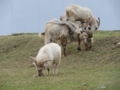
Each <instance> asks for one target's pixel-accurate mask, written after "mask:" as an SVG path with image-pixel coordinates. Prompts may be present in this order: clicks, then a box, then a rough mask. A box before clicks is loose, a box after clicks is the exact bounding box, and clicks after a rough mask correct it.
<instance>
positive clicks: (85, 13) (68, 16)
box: [60, 4, 100, 31]
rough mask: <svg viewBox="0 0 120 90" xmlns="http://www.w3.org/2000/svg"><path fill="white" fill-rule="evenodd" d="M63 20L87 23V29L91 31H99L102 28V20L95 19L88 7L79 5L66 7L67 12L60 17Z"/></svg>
mask: <svg viewBox="0 0 120 90" xmlns="http://www.w3.org/2000/svg"><path fill="white" fill-rule="evenodd" d="M60 19H61V20H70V21H81V22H83V23H86V25H85V28H87V29H89V30H93V31H95V30H97V29H98V28H99V26H100V18H98V20H96V19H95V16H94V15H93V14H92V11H91V10H90V9H89V8H87V7H82V6H79V5H77V4H71V5H69V6H67V7H66V12H65V13H64V14H63V15H62V16H61V17H60Z"/></svg>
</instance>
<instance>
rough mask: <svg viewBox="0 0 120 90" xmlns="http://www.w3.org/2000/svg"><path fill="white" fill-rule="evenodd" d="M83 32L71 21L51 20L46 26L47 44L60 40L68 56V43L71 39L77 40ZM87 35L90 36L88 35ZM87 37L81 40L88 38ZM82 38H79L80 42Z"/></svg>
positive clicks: (64, 53)
mask: <svg viewBox="0 0 120 90" xmlns="http://www.w3.org/2000/svg"><path fill="white" fill-rule="evenodd" d="M81 34H82V33H81V31H79V29H77V27H76V26H75V24H73V23H72V22H70V21H59V20H58V21H56V20H55V21H50V22H48V23H47V24H46V26H45V44H48V43H51V42H57V40H60V43H61V45H62V52H63V55H64V56H66V45H67V44H68V43H69V42H71V41H76V40H77V39H78V38H80V35H81ZM88 35H89V34H88ZM85 37H86V38H88V36H85ZM86 38H83V39H80V40H86ZM80 40H78V43H79V44H80ZM86 41H87V40H86ZM87 44H88V43H87ZM79 46H80V45H79ZM78 48H80V47H78ZM78 50H79V49H78Z"/></svg>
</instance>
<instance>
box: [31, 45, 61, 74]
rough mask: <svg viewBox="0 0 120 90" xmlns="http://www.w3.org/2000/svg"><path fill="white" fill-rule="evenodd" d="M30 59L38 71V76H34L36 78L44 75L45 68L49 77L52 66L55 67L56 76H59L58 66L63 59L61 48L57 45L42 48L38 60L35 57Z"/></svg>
mask: <svg viewBox="0 0 120 90" xmlns="http://www.w3.org/2000/svg"><path fill="white" fill-rule="evenodd" d="M30 58H31V59H32V61H33V63H34V64H35V66H36V69H37V71H38V75H34V76H41V75H44V74H43V70H44V69H45V68H47V70H48V75H49V71H50V66H51V64H53V65H54V74H57V72H58V65H59V63H60V58H61V47H60V46H59V45H58V44H56V43H50V44H47V45H45V46H43V47H41V49H40V50H39V52H38V54H37V56H36V58H34V57H30Z"/></svg>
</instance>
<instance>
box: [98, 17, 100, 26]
mask: <svg viewBox="0 0 120 90" xmlns="http://www.w3.org/2000/svg"><path fill="white" fill-rule="evenodd" d="M98 25H99V26H100V18H99V17H98Z"/></svg>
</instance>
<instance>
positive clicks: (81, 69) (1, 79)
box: [0, 31, 120, 90]
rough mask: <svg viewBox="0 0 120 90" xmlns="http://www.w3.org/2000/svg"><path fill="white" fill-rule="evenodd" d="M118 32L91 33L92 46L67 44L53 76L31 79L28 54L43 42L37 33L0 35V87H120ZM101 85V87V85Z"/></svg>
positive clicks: (9, 89) (61, 89)
mask: <svg viewBox="0 0 120 90" xmlns="http://www.w3.org/2000/svg"><path fill="white" fill-rule="evenodd" d="M118 42H120V31H97V32H94V43H93V47H92V49H91V50H89V51H84V50H81V51H77V44H74V43H71V44H69V45H68V46H67V54H68V55H67V57H62V59H61V64H60V66H59V72H58V74H57V75H53V74H52V71H53V67H51V72H50V75H49V76H42V77H37V78H34V77H33V75H34V74H36V73H37V72H36V70H35V67H34V66H33V65H32V64H31V61H30V59H29V56H36V55H37V53H38V50H39V49H40V47H42V46H43V45H44V38H43V37H41V38H40V37H38V35H37V34H28V35H18V36H0V90H120V46H118V45H117V43H118ZM104 87H105V88H104Z"/></svg>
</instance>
